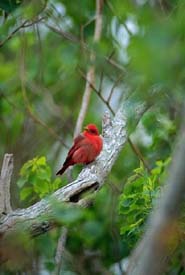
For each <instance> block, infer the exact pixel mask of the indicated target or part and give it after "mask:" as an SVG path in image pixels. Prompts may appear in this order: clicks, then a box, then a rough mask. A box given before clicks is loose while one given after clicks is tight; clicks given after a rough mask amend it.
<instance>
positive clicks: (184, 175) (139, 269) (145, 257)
mask: <svg viewBox="0 0 185 275" xmlns="http://www.w3.org/2000/svg"><path fill="white" fill-rule="evenodd" d="M184 139H185V131H183V132H181V134H180V144H178V147H177V148H176V150H175V153H174V157H173V162H172V166H171V169H170V171H169V176H168V179H167V181H166V185H165V187H164V190H163V192H162V195H161V196H160V200H159V203H158V204H157V205H156V207H155V209H154V210H153V212H152V213H151V215H150V218H149V220H148V224H147V227H146V228H147V230H146V233H145V234H144V236H143V238H142V240H141V241H140V242H139V244H138V246H137V247H136V249H135V251H134V253H133V255H132V256H131V259H130V264H129V268H128V273H127V274H128V275H136V274H137V275H148V274H150V275H158V274H164V269H165V266H166V264H167V263H166V259H167V257H168V255H169V254H170V250H171V249H173V247H174V246H175V244H176V243H177V235H178V218H179V215H180V208H181V206H182V203H183V202H184V195H185V169H184V163H185V143H184ZM175 239H176V240H175Z"/></svg>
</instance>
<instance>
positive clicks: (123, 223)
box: [119, 158, 171, 248]
mask: <svg viewBox="0 0 185 275" xmlns="http://www.w3.org/2000/svg"><path fill="white" fill-rule="evenodd" d="M170 160H171V159H170V158H167V159H166V160H165V161H162V160H158V161H156V166H155V167H154V168H153V169H152V170H151V171H150V174H148V172H147V171H146V169H145V168H144V166H143V165H142V163H141V164H140V167H138V168H136V169H134V171H133V174H132V175H131V176H130V177H129V178H128V180H127V182H126V184H125V187H124V189H123V193H122V194H121V196H120V199H119V215H120V233H121V235H122V238H123V239H124V240H125V239H127V240H128V243H129V246H130V248H132V247H133V245H135V243H136V242H137V240H138V239H139V238H140V237H141V234H142V233H143V230H144V224H145V221H146V219H147V217H148V214H149V213H150V211H151V210H152V208H153V206H154V205H155V203H156V199H158V197H159V196H160V192H161V188H162V186H161V183H163V182H164V179H165V175H166V168H168V164H169V162H170Z"/></svg>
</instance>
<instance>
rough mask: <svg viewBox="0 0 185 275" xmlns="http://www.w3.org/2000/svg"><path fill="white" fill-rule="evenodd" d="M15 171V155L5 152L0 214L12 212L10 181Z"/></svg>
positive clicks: (1, 179) (0, 185) (1, 180)
mask: <svg viewBox="0 0 185 275" xmlns="http://www.w3.org/2000/svg"><path fill="white" fill-rule="evenodd" d="M12 172H13V155H12V154H5V156H4V159H3V165H2V169H1V175H0V215H1V214H2V213H3V214H5V213H9V212H11V210H12V208H11V205H10V181H11V176H12Z"/></svg>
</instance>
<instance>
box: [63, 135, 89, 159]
mask: <svg viewBox="0 0 185 275" xmlns="http://www.w3.org/2000/svg"><path fill="white" fill-rule="evenodd" d="M84 139H85V137H84V135H83V134H80V135H78V136H77V137H76V138H75V139H74V143H73V146H72V147H71V149H70V150H69V152H68V154H67V158H66V161H65V162H67V161H68V160H69V159H70V158H71V157H72V155H73V154H74V152H75V151H76V150H77V149H78V148H79V147H80V146H81V144H82V143H83V140H84Z"/></svg>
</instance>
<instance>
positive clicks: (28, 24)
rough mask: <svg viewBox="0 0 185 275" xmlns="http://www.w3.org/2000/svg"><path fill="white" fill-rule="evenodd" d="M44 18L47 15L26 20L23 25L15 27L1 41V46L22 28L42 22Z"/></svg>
mask: <svg viewBox="0 0 185 275" xmlns="http://www.w3.org/2000/svg"><path fill="white" fill-rule="evenodd" d="M43 19H45V17H41V18H38V19H37V20H33V21H32V22H29V21H28V20H25V21H24V22H23V23H22V24H21V25H19V26H18V27H17V28H15V29H14V30H13V31H12V32H11V33H10V34H9V35H8V36H7V37H6V38H5V39H4V40H3V41H0V48H1V47H3V45H4V44H5V43H6V42H7V41H9V40H10V39H11V38H12V37H13V36H14V35H15V34H16V33H17V32H18V31H19V30H20V29H22V28H27V27H30V26H33V25H34V24H36V23H39V22H41V21H42V20H43Z"/></svg>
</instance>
